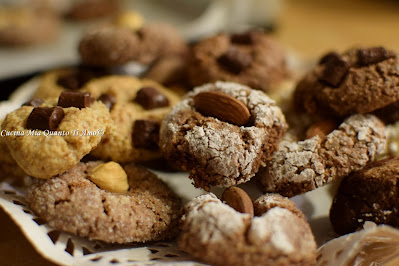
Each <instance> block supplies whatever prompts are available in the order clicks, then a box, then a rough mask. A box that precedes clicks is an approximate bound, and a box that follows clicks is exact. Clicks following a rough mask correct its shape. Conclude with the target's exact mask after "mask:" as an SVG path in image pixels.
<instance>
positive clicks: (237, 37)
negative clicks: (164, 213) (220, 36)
mask: <svg viewBox="0 0 399 266" xmlns="http://www.w3.org/2000/svg"><path fill="white" fill-rule="evenodd" d="M230 39H231V42H232V43H236V44H246V45H250V44H253V43H254V39H255V34H254V32H252V31H248V32H243V33H235V34H232V35H231V36H230Z"/></svg>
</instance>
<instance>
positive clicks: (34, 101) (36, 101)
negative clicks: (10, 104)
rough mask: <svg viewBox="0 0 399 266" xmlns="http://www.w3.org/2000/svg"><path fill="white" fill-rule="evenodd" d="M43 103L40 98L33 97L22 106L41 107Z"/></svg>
mask: <svg viewBox="0 0 399 266" xmlns="http://www.w3.org/2000/svg"><path fill="white" fill-rule="evenodd" d="M42 103H44V101H43V100H42V99H40V98H33V99H32V100H30V101H28V102H26V103H24V104H23V105H22V106H33V107H39V106H40V105H42Z"/></svg>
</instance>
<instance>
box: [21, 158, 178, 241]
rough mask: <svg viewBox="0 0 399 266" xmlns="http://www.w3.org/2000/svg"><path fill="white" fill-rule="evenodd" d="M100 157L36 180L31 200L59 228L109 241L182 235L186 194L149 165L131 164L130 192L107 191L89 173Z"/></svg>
mask: <svg viewBox="0 0 399 266" xmlns="http://www.w3.org/2000/svg"><path fill="white" fill-rule="evenodd" d="M100 163H101V162H89V163H86V164H85V163H79V164H78V165H77V166H75V167H74V168H72V169H70V170H68V171H67V172H65V173H63V174H61V175H59V176H57V177H54V178H51V179H48V180H35V182H34V184H33V185H32V186H31V187H30V188H29V191H28V193H27V201H28V203H29V206H30V207H31V208H32V210H34V211H35V212H36V213H37V214H38V215H39V216H40V217H42V218H43V219H45V220H46V221H47V222H48V223H49V224H50V226H52V227H54V228H57V229H60V230H63V231H66V232H70V233H73V234H76V235H79V236H84V237H88V238H89V239H93V240H94V239H95V240H102V241H105V242H108V243H130V242H146V241H157V240H163V239H168V238H171V237H173V236H175V235H176V233H177V227H178V219H179V210H180V199H179V198H178V197H177V196H176V195H175V194H174V193H173V192H172V190H170V189H169V188H168V186H167V185H166V184H165V183H163V182H162V181H161V180H160V179H158V177H157V176H156V175H155V174H153V173H152V172H150V171H148V170H146V169H145V168H142V167H138V166H135V165H126V166H124V170H125V171H126V173H127V176H128V183H129V187H130V188H129V190H128V192H126V193H123V194H119V193H111V192H107V191H105V190H102V189H100V188H98V187H97V186H96V185H95V184H94V183H93V182H91V181H90V180H89V179H88V178H87V176H88V175H89V174H90V172H91V171H92V170H93V168H94V167H95V166H97V165H99V164H100Z"/></svg>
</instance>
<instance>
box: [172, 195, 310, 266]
mask: <svg viewBox="0 0 399 266" xmlns="http://www.w3.org/2000/svg"><path fill="white" fill-rule="evenodd" d="M259 205H261V204H259ZM257 212H258V213H262V211H261V210H257V209H255V213H257ZM180 229H181V233H180V235H179V238H178V244H179V247H180V248H181V249H183V250H185V251H186V252H188V253H190V254H191V255H192V256H194V257H195V258H197V259H200V260H202V261H205V262H206V263H210V264H212V265H311V264H313V263H315V258H316V255H315V253H316V243H315V241H314V237H313V234H312V231H311V229H310V226H309V224H308V223H307V222H306V221H305V220H304V219H303V218H300V217H298V215H297V214H295V213H293V212H291V211H290V210H289V209H284V208H281V207H273V208H271V209H270V210H267V211H266V212H265V213H262V214H261V216H258V217H254V218H252V219H251V216H250V215H249V214H244V213H240V212H238V211H236V210H234V209H233V208H231V207H230V206H228V205H226V204H224V203H223V202H222V201H220V200H219V199H218V198H217V197H216V196H215V195H214V194H212V193H211V194H205V195H202V196H199V197H197V198H195V199H193V200H191V201H190V202H189V203H187V205H186V206H185V208H184V214H183V217H182V218H181V222H180Z"/></svg>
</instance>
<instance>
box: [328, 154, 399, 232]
mask: <svg viewBox="0 0 399 266" xmlns="http://www.w3.org/2000/svg"><path fill="white" fill-rule="evenodd" d="M398 181H399V157H391V158H387V159H383V160H380V161H376V162H373V163H370V164H368V165H367V166H366V167H364V168H363V169H361V170H359V171H357V172H355V173H353V174H352V175H350V176H348V177H346V178H345V179H344V180H342V182H341V184H340V186H339V189H338V193H337V195H336V196H335V198H334V201H333V204H332V206H331V210H330V220H331V223H332V225H333V228H334V231H335V232H336V233H338V234H341V235H342V234H347V233H351V232H354V231H356V230H357V229H360V228H362V227H363V224H364V222H366V221H371V222H374V223H376V224H389V225H392V226H394V227H399V218H398V217H399V215H398V211H399V201H398V195H399V192H398V185H399V182H398Z"/></svg>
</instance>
